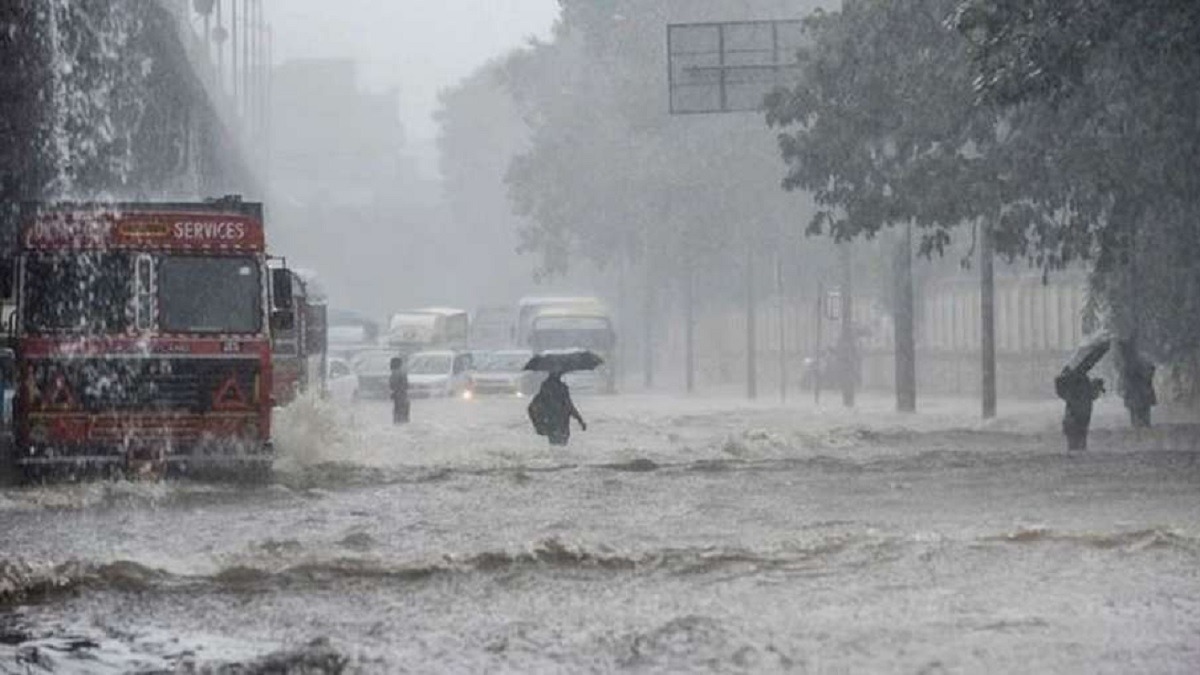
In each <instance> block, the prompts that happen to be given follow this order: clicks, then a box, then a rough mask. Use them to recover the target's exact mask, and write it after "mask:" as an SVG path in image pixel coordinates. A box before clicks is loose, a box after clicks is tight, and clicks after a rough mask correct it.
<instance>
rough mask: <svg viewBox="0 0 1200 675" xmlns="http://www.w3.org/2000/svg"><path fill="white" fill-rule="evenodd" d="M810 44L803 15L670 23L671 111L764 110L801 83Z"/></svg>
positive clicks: (680, 112) (678, 113) (677, 113)
mask: <svg viewBox="0 0 1200 675" xmlns="http://www.w3.org/2000/svg"><path fill="white" fill-rule="evenodd" d="M805 43H806V37H805V30H804V22H803V21H800V20H786V21H737V22H729V23H686V24H671V25H669V26H667V67H668V70H669V72H668V87H669V89H670V101H671V103H670V105H671V114H672V115H680V114H688V113H724V112H738V111H757V110H761V109H762V105H763V99H764V98H765V97H766V95H767V94H769V93H770V92H772V91H773V90H775V89H778V88H780V87H787V86H791V85H792V84H794V83H795V82H796V80H797V78H798V77H799V70H800V65H799V56H798V55H799V51H800V49H801V47H803V46H804V45H805Z"/></svg>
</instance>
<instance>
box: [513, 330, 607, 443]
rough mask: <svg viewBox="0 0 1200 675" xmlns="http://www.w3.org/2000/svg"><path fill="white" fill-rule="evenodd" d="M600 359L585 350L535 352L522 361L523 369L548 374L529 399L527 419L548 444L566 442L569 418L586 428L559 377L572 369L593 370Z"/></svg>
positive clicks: (569, 428)
mask: <svg viewBox="0 0 1200 675" xmlns="http://www.w3.org/2000/svg"><path fill="white" fill-rule="evenodd" d="M602 362H603V361H602V360H601V359H600V357H598V356H596V355H595V354H594V353H592V352H590V351H586V350H580V351H570V352H546V353H542V354H538V355H537V356H534V357H533V358H532V359H530V360H529V363H527V364H525V370H540V371H544V372H546V373H547V376H546V379H545V381H543V382H542V387H541V389H539V390H538V393H537V395H536V396H534V397H533V400H532V401H530V402H529V421H530V422H532V423H533V429H534V431H536V432H537V434H538V435H539V436H545V437H546V438H547V439H548V440H549V441H550V445H566V444H567V442H568V441H570V440H571V418H572V417H573V418H575V419H576V420H577V421H578V422H579V428H580V429H582V430H583V431H587V422H584V421H583V416H582V415H580V414H579V409H578V408H576V407H575V403H574V402H573V401H571V390H570V388H568V387H567V384H566V383H565V382H563V381H562V376H563V375H564V374H566V373H568V372H571V371H575V370H594V369H595V368H596V366H599V365H600V364H601V363H602Z"/></svg>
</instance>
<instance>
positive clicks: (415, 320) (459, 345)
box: [385, 307, 471, 354]
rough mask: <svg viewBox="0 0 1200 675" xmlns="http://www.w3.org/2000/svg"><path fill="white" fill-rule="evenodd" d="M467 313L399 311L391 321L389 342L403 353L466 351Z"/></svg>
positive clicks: (429, 309) (434, 309)
mask: <svg viewBox="0 0 1200 675" xmlns="http://www.w3.org/2000/svg"><path fill="white" fill-rule="evenodd" d="M470 326H471V321H470V317H469V315H468V314H467V312H466V310H462V309H453V308H448V307H427V308H424V309H410V310H403V311H400V312H396V313H395V314H393V315H392V318H391V319H390V320H389V321H388V333H387V337H386V338H385V342H386V343H387V346H388V347H391V348H392V349H394V350H395V351H397V352H398V353H400V354H412V353H414V352H420V351H429V350H434V349H449V350H455V351H457V350H464V349H466V348H467V343H468V341H469V339H470Z"/></svg>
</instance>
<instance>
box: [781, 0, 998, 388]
mask: <svg viewBox="0 0 1200 675" xmlns="http://www.w3.org/2000/svg"><path fill="white" fill-rule="evenodd" d="M953 7H954V4H953V2H952V0H896V1H886V0H857V1H848V2H846V3H845V4H844V7H843V9H842V11H840V12H833V13H828V14H826V13H821V14H817V15H815V16H814V17H812V18H811V19H809V21H808V29H809V32H810V35H811V38H812V44H811V46H810V47H808V48H807V49H805V50H803V52H802V53H801V55H800V60H801V70H802V75H801V78H800V82H799V83H797V84H796V85H795V86H794V87H792V88H790V89H787V90H781V91H777V92H775V93H774V94H772V95H771V96H770V97H769V98H768V101H767V122H768V124H769V125H771V126H772V127H776V128H779V129H781V130H783V131H782V132H781V133H780V135H779V145H780V149H781V151H782V155H783V158H784V160H785V161H786V162H787V165H788V171H787V175H786V176H785V178H784V181H783V184H784V187H785V188H787V189H789V190H796V189H800V190H806V191H809V192H811V193H812V194H813V195H814V199H815V200H816V202H817V204H818V207H819V210H818V211H817V213H816V214H815V215H814V217H813V219H812V220H811V221H810V223H809V224H808V232H809V234H822V233H828V234H830V235H831V236H833V237H834V239H836V240H837V241H848V240H851V239H854V238H856V237H860V236H861V237H867V238H872V237H875V236H876V235H877V234H879V233H880V232H881V231H882V230H884V229H885V228H889V227H892V226H895V225H900V224H903V225H906V226H915V227H916V228H917V230H918V233H919V248H920V250H921V252H922V253H924V254H926V255H929V254H931V253H932V252H935V251H936V252H939V253H940V252H942V251H943V249H944V247H945V246H946V244H947V243H949V241H950V232H951V230H953V229H954V228H956V227H958V226H959V225H961V224H962V223H964V222H968V221H970V220H973V219H977V218H980V217H984V216H988V215H990V214H994V213H995V212H996V211H997V209H998V206H999V199H1000V198H1001V195H1000V194H998V193H997V192H994V191H992V190H990V189H989V186H990V185H994V183H995V176H994V175H993V172H994V170H995V164H994V163H992V161H991V159H992V157H991V156H990V155H988V154H987V152H988V151H989V150H991V149H993V148H995V146H996V145H997V139H996V135H995V128H996V121H995V119H994V117H992V116H990V115H988V114H986V111H983V110H981V109H979V108H977V107H976V106H975V105H974V92H973V89H972V86H971V81H970V72H969V70H968V69H967V68H966V67H965V66H964V65H963V62H964V59H965V55H966V51H967V43H966V41H965V40H964V39H963V37H962V36H961V35H959V34H958V33H957V32H955V31H954V30H953V28H952V27H951V26H948V25H947V24H946V21H945V19H946V17H947V16H948V15H950V13H951V11H952V9H953ZM910 236H911V235H910V230H908V229H906V230H905V231H904V232H902V233H900V234H899V236H898V237H896V242H895V246H896V254H895V262H894V265H895V268H896V274H897V279H896V288H897V291H898V292H897V293H896V294H895V299H896V300H897V302H896V303H895V304H894V305H893V309H894V312H893V314H894V316H895V318H896V321H895V326H896V347H897V354H896V359H897V375H896V388H897V407H898V408H899V409H900V410H906V411H912V410H914V409H915V405H916V384H915V343H914V340H913V297H912V279H911V246H912V245H911V243H910ZM849 339H850V338H849V337H844V339H843V343H848V342H849ZM843 352H844V355H843V358H844V359H845V360H846V361H847V362H849V361H850V360H851V359H852V358H853V355H852V354H850V353H849V346H848V344H844V345H843Z"/></svg>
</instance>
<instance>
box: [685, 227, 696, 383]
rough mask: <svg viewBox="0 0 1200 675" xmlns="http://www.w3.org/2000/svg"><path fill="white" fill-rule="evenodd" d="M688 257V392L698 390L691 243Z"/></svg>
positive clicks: (686, 292)
mask: <svg viewBox="0 0 1200 675" xmlns="http://www.w3.org/2000/svg"><path fill="white" fill-rule="evenodd" d="M686 245H687V246H688V248H687V251H688V253H687V259H686V261H685V262H684V271H683V320H684V322H685V324H686V325H685V326H684V328H683V330H684V357H683V358H684V360H685V361H686V363H685V364H684V380H685V386H686V388H687V393H689V394H690V393H692V392H694V391H695V390H696V272H695V265H694V264H693V261H692V255H691V252H690V251H691V244H690V242H689V243H688V244H686Z"/></svg>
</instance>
